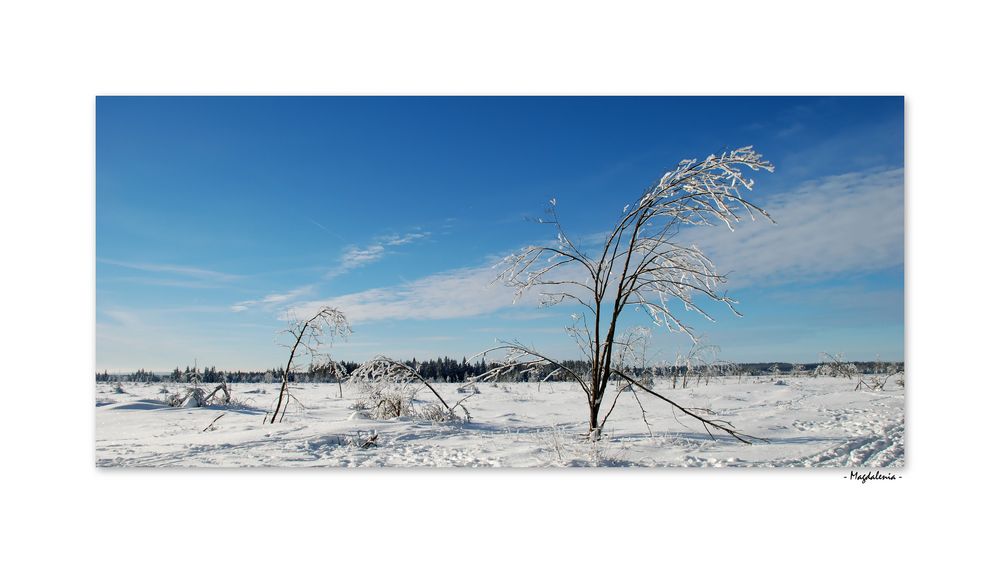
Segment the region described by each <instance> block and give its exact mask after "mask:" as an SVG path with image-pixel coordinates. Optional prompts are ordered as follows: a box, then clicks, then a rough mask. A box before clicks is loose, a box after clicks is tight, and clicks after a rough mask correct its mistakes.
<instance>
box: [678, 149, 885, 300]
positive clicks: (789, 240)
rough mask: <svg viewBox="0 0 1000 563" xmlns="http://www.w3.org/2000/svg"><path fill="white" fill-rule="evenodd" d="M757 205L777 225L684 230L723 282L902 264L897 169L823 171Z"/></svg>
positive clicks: (794, 278) (796, 278) (781, 279)
mask: <svg viewBox="0 0 1000 563" xmlns="http://www.w3.org/2000/svg"><path fill="white" fill-rule="evenodd" d="M762 191H763V190H762ZM761 195H764V194H763V193H762V194H761ZM755 201H756V200H755ZM757 203H761V204H762V206H763V207H764V208H765V209H767V212H768V213H769V214H770V215H771V216H772V217H773V218H774V220H775V221H776V222H777V224H772V223H770V222H769V221H767V220H760V219H758V220H757V221H754V222H750V221H743V222H741V223H738V224H736V225H735V229H734V231H730V230H729V229H726V228H725V227H716V228H695V229H691V230H689V231H687V232H685V233H684V237H683V238H684V239H685V240H686V241H687V242H695V243H696V244H697V246H698V248H700V249H701V250H702V251H704V252H705V254H706V255H708V256H709V257H710V258H711V259H712V260H713V261H714V262H715V264H716V266H717V267H718V269H719V271H720V272H728V273H729V283H728V284H727V285H729V286H730V287H738V286H747V285H751V284H761V283H765V284H775V283H786V282H809V281H815V280H820V279H825V278H830V277H833V276H838V275H844V274H858V273H868V272H874V271H878V270H884V269H886V268H891V267H894V266H899V265H901V264H902V263H903V169H902V168H893V169H888V170H875V171H868V172H858V173H851V174H842V175H838V176H829V177H826V178H823V179H820V180H817V181H813V182H808V183H806V184H803V185H802V186H800V187H798V188H796V189H793V190H791V191H789V192H785V193H782V194H778V195H775V196H772V197H764V198H761V199H760V200H759V201H757Z"/></svg>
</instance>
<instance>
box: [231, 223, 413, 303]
mask: <svg viewBox="0 0 1000 563" xmlns="http://www.w3.org/2000/svg"><path fill="white" fill-rule="evenodd" d="M427 236H429V233H426V232H423V231H416V232H412V233H407V234H404V235H389V236H385V237H381V238H379V239H377V240H376V242H373V243H372V244H369V245H368V246H366V247H364V248H359V247H357V246H351V247H348V248H347V250H345V251H344V253H343V254H341V256H340V261H339V263H338V264H337V265H336V266H335V267H333V268H331V269H330V270H327V272H326V273H325V274H324V275H323V280H324V281H326V280H330V279H332V278H335V277H337V276H341V275H344V274H346V273H348V272H350V271H352V270H356V269H358V268H361V267H363V266H366V265H368V264H372V263H374V262H378V261H379V260H381V259H382V258H384V257H385V255H386V251H387V249H386V247H396V246H403V245H406V244H410V243H412V242H415V241H417V240H420V239H423V238H425V237H427ZM316 285H317V284H315V283H313V284H308V285H303V286H299V287H297V288H294V289H291V290H289V291H285V292H275V293H270V294H268V295H265V296H264V297H262V298H260V299H250V300H247V301H240V302H239V303H236V304H235V305H233V306H231V307H230V310H231V311H233V312H234V313H239V312H242V311H246V310H248V309H250V308H251V307H276V306H279V305H283V304H286V303H288V302H291V301H294V300H296V299H299V298H302V297H304V296H306V295H308V294H310V293H312V292H313V291H314V290H315V289H316Z"/></svg>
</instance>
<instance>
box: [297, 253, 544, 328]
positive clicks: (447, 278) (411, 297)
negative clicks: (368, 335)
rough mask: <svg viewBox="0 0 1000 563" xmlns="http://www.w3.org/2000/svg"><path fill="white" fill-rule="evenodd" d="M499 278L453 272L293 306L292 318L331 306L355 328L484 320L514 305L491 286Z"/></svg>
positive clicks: (484, 271)
mask: <svg viewBox="0 0 1000 563" xmlns="http://www.w3.org/2000/svg"><path fill="white" fill-rule="evenodd" d="M497 273H498V271H497V270H496V269H494V268H493V267H492V266H483V267H478V268H462V269H458V270H451V271H448V272H442V273H439V274H433V275H430V276H427V277H424V278H420V279H418V280H415V281H412V282H407V283H404V284H401V285H397V286H392V287H384V288H377V289H369V290H366V291H361V292H357V293H349V294H346V295H341V296H337V297H330V298H328V299H321V300H316V301H308V302H303V303H297V304H295V305H294V306H293V307H291V308H290V313H291V314H293V315H299V316H302V315H306V314H308V313H310V312H313V311H315V310H316V309H318V308H320V307H323V306H330V307H336V308H338V309H340V310H341V311H343V312H344V314H345V315H347V318H349V319H351V322H353V323H365V322H371V321H381V320H389V319H454V318H462V317H472V316H476V315H483V314H487V313H492V312H494V311H498V310H500V309H502V308H504V307H507V306H509V305H511V303H512V300H513V291H512V290H511V289H510V288H509V287H506V286H504V285H503V284H502V283H500V282H496V283H494V280H495V279H496V276H497ZM525 301H526V302H527V300H525Z"/></svg>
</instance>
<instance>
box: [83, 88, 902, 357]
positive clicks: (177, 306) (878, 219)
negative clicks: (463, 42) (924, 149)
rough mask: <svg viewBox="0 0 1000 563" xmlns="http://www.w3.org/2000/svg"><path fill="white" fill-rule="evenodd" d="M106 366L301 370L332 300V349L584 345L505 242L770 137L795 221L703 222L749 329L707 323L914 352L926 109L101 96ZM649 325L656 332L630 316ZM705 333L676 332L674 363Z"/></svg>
mask: <svg viewBox="0 0 1000 563" xmlns="http://www.w3.org/2000/svg"><path fill="white" fill-rule="evenodd" d="M96 117H97V179H96V181H97V218H96V219H97V256H96V260H97V319H96V322H97V369H98V370H104V369H107V370H111V371H117V370H133V369H138V368H145V369H155V370H167V369H172V368H173V367H174V366H181V367H183V366H184V365H188V364H191V363H193V362H194V361H195V359H196V358H197V361H198V363H199V365H216V366H218V367H220V368H225V369H248V368H266V367H272V366H276V365H279V364H281V363H282V362H283V359H284V358H283V356H284V353H285V350H284V349H283V348H280V347H279V346H277V345H276V344H275V333H276V332H277V331H278V330H280V329H281V328H283V327H284V321H283V320H282V319H283V316H284V315H285V313H286V312H287V311H289V310H291V311H298V312H304V311H308V310H311V309H313V308H316V307H318V306H321V305H323V304H333V305H336V306H338V307H340V308H341V309H343V310H344V311H345V313H346V314H347V315H348V317H349V318H350V319H351V320H352V321H353V325H354V330H355V332H354V334H353V335H352V336H351V337H350V339H349V340H348V341H346V342H338V343H336V344H335V346H334V348H333V350H332V352H333V354H334V357H337V358H342V359H351V360H364V359H367V358H369V357H371V356H373V355H376V354H387V355H390V356H395V357H400V358H409V357H417V358H429V357H437V356H444V355H449V356H452V357H459V358H460V357H462V356H471V355H473V354H475V353H477V352H480V351H482V350H483V349H485V348H488V347H490V346H491V345H493V344H494V343H495V342H496V340H497V339H515V338H516V339H519V340H521V341H522V342H525V343H529V344H532V345H535V346H536V347H538V348H540V349H545V350H547V351H548V352H549V354H550V355H554V356H559V357H567V358H568V357H575V355H576V354H575V347H574V346H573V344H572V342H571V341H570V340H569V339H568V338H567V337H566V336H565V333H564V330H563V327H564V326H565V325H567V324H568V322H569V315H570V314H571V313H573V311H574V310H573V309H572V307H568V306H563V307H556V308H549V309H539V308H538V307H537V304H536V303H535V302H530V301H529V302H519V303H517V304H512V303H511V301H512V296H513V294H512V292H511V290H510V289H508V288H505V287H503V286H502V285H499V284H496V285H490V284H489V282H490V280H491V279H492V277H493V275H495V273H496V271H495V270H493V269H492V266H493V264H495V263H496V261H497V260H498V259H500V258H502V257H503V256H504V255H506V254H508V253H510V252H512V251H514V250H516V249H518V248H520V247H522V246H524V245H527V244H531V243H536V242H540V241H543V240H546V239H548V238H549V237H551V236H552V233H551V232H550V231H549V230H548V229H547V228H546V226H544V225H538V224H537V223H532V222H530V221H526V220H525V218H534V217H538V216H541V215H542V213H543V211H544V208H545V205H546V202H548V200H550V199H551V198H557V199H558V202H559V210H560V215H561V217H562V218H563V219H564V221H565V223H566V227H567V229H568V230H569V232H570V234H571V235H572V234H576V235H577V236H580V237H585V236H589V235H594V234H595V233H600V232H601V231H604V230H605V229H607V228H609V227H610V226H611V225H612V223H613V222H614V220H615V219H616V217H617V216H618V213H619V212H620V211H621V208H622V206H623V205H624V204H625V203H628V202H631V201H632V200H633V199H634V198H635V197H637V196H638V195H639V194H640V193H641V191H642V190H643V188H645V187H646V186H648V185H650V184H651V183H652V182H654V181H655V180H656V179H657V178H659V177H660V175H662V174H663V173H664V172H665V171H666V170H668V169H671V168H673V167H674V165H675V164H676V163H677V161H679V160H681V159H684V158H693V157H703V156H706V155H708V154H710V153H718V152H720V151H722V150H726V149H728V148H737V147H740V146H745V145H753V146H754V147H755V148H756V149H757V150H758V151H760V152H761V153H763V154H764V156H765V157H766V158H767V159H768V160H770V161H771V162H773V163H774V165H775V167H776V171H775V172H774V173H773V174H766V173H765V174H758V175H756V176H755V178H756V180H757V186H756V188H755V190H754V192H753V200H754V201H755V202H756V203H759V204H760V205H762V206H763V207H765V208H766V209H768V211H769V212H770V213H771V214H772V216H773V217H774V218H775V220H776V221H777V225H765V224H763V223H759V222H758V223H753V224H740V225H739V226H738V227H737V230H736V232H735V233H731V232H729V231H728V230H726V229H724V228H699V229H697V230H692V231H688V232H686V233H684V236H685V237H690V240H692V241H696V242H697V243H698V244H699V246H700V247H701V248H703V249H704V250H705V251H706V253H707V254H708V255H709V256H711V257H712V258H714V259H716V262H717V264H718V265H719V267H720V269H722V270H725V271H728V272H730V276H729V284H728V287H729V290H730V293H731V294H732V295H733V296H734V297H736V298H737V299H738V300H739V301H740V305H739V306H738V309H739V310H740V312H742V313H743V314H744V316H743V317H742V318H738V317H735V316H733V315H731V314H725V313H723V312H721V311H719V314H718V315H717V322H715V323H712V322H708V321H704V320H702V319H700V318H698V317H694V316H689V317H687V318H688V320H689V321H690V322H691V324H692V325H693V326H694V327H695V329H696V330H697V331H698V332H700V333H702V334H704V336H705V338H706V341H707V342H709V343H711V344H714V345H717V346H719V348H720V353H719V356H720V357H721V358H724V359H728V360H732V361H796V362H813V361H816V360H817V358H818V357H819V354H820V353H821V352H830V353H843V354H844V355H845V356H847V357H849V358H852V359H872V358H874V357H875V356H876V355H880V356H881V357H882V358H883V359H890V360H901V359H902V357H903V169H902V167H903V101H902V98H898V97H888V98H880V97H866V98H786V97H781V98H774V97H723V98H712V97H698V98H673V97H667V98H656V97H650V98H628V97H614V98H587V97H570V98H563V97H552V98H489V97H485V98H483V97H477V98H460V97H458V98H343V97H330V98H293V97H278V98H252V97H236V98H229V97H213V98H179V97H167V98H157V97H134V98H133V97H100V98H98V99H97V116H96ZM629 322H630V323H631V324H648V323H646V322H645V321H644V318H643V317H642V316H638V315H635V316H630V317H629ZM688 346H689V341H688V340H687V339H686V337H684V336H682V335H677V334H669V333H666V332H665V331H664V332H662V333H659V332H657V333H656V336H655V338H654V341H653V346H652V350H653V355H654V359H655V360H663V361H672V359H673V357H674V354H675V353H676V352H678V351H680V350H683V349H686V348H687V347H688Z"/></svg>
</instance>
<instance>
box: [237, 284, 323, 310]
mask: <svg viewBox="0 0 1000 563" xmlns="http://www.w3.org/2000/svg"><path fill="white" fill-rule="evenodd" d="M313 288H314V286H313V285H304V286H302V287H297V288H295V289H292V290H291V291H286V292H284V293H269V294H267V295H265V296H264V297H261V298H260V299H250V300H247V301H240V302H239V303H237V304H235V305H233V306H232V307H230V308H229V310H230V311H233V312H234V313H239V312H241V311H246V310H247V309H249V308H251V307H255V306H259V305H265V306H267V305H270V306H276V305H281V304H282V303H287V302H289V301H292V300H294V299H298V298H300V297H304V296H305V295H308V294H309V293H310V292H311V291H312V290H313Z"/></svg>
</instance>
